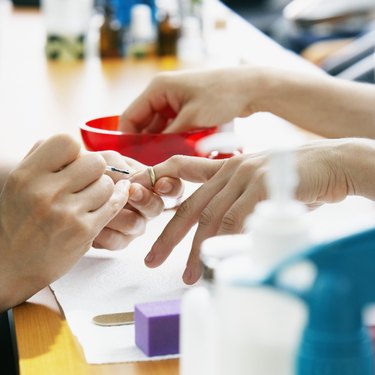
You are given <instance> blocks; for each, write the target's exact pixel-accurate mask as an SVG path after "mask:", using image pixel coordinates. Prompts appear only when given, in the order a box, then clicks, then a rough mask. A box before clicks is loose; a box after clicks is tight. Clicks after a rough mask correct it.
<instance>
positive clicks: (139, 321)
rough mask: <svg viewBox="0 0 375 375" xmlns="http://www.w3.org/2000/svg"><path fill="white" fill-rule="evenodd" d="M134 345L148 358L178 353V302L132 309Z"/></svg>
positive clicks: (164, 302) (156, 303)
mask: <svg viewBox="0 0 375 375" xmlns="http://www.w3.org/2000/svg"><path fill="white" fill-rule="evenodd" d="M134 323H135V343H136V345H137V346H138V347H139V348H140V349H141V350H142V351H143V352H144V353H145V354H146V355H147V356H149V357H152V356H155V355H166V354H177V353H179V336H180V335H179V325H180V300H172V301H158V302H148V303H140V304H137V305H135V308H134Z"/></svg>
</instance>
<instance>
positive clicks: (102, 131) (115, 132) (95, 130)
mask: <svg viewBox="0 0 375 375" xmlns="http://www.w3.org/2000/svg"><path fill="white" fill-rule="evenodd" d="M111 117H116V116H105V117H98V118H94V119H92V120H89V121H87V122H86V123H84V124H80V125H79V127H80V128H81V129H82V130H86V131H91V132H93V133H98V134H108V135H152V136H155V137H158V136H166V135H167V134H171V135H172V134H176V135H177V134H180V135H185V134H186V135H188V134H195V133H199V132H201V131H205V130H210V129H217V126H210V127H207V128H197V129H192V130H187V131H183V132H177V133H126V132H122V131H120V130H108V129H99V128H95V127H93V126H90V125H87V123H89V122H92V121H97V120H103V119H105V118H111Z"/></svg>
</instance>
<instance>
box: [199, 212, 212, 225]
mask: <svg viewBox="0 0 375 375" xmlns="http://www.w3.org/2000/svg"><path fill="white" fill-rule="evenodd" d="M214 218H215V216H214V213H213V211H212V209H211V208H210V207H206V208H205V209H204V210H203V211H202V213H201V215H200V217H199V225H200V226H203V227H207V226H209V225H211V224H212V223H213V221H214Z"/></svg>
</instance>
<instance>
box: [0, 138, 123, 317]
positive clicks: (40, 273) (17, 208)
mask: <svg viewBox="0 0 375 375" xmlns="http://www.w3.org/2000/svg"><path fill="white" fill-rule="evenodd" d="M105 166H106V162H105V160H104V158H103V157H102V156H101V155H100V154H97V153H89V154H81V153H80V146H79V144H78V143H77V142H76V141H74V140H73V139H72V138H70V137H68V136H66V135H58V136H54V137H52V138H50V139H48V140H46V141H44V142H41V143H40V144H38V145H36V146H35V147H34V148H33V149H32V150H31V151H30V153H29V154H28V155H27V156H26V157H25V158H24V160H23V161H22V162H21V163H20V164H19V165H18V166H17V167H16V168H15V169H14V170H13V171H12V172H11V173H10V174H9V177H8V179H7V181H6V183H5V185H4V188H3V190H2V193H1V195H0V258H1V262H0V285H1V291H0V310H4V309H6V308H8V307H10V306H14V305H16V304H18V303H20V302H23V301H24V300H25V299H27V298H28V297H30V296H31V295H33V294H34V293H36V292H37V291H38V290H40V289H42V288H43V287H45V286H46V285H48V284H49V283H51V282H53V281H54V280H56V279H57V278H59V277H60V276H62V275H63V274H64V273H65V272H67V271H68V270H69V269H70V268H71V267H72V265H73V264H74V263H75V262H76V261H77V260H78V259H79V258H80V257H81V256H82V255H83V254H84V253H85V252H86V251H87V250H88V249H89V248H90V246H91V245H92V242H93V241H94V239H95V237H97V236H98V234H99V233H100V231H101V230H102V228H103V227H105V226H106V225H107V223H109V222H110V221H111V220H112V218H113V217H115V216H116V215H117V214H118V213H119V212H120V211H121V210H122V208H123V207H124V206H125V204H126V203H127V201H128V197H129V188H130V183H129V181H125V180H121V181H118V182H117V183H116V184H115V183H114V182H113V180H112V179H111V178H110V177H109V176H107V175H105V174H104V172H105Z"/></svg>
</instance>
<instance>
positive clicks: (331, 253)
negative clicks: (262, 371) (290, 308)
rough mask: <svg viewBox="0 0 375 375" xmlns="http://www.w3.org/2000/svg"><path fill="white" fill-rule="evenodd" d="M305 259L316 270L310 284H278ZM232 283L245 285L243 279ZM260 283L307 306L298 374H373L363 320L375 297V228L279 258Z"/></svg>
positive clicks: (372, 361) (368, 342)
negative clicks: (298, 286)
mask: <svg viewBox="0 0 375 375" xmlns="http://www.w3.org/2000/svg"><path fill="white" fill-rule="evenodd" d="M306 261H307V262H311V264H313V265H314V266H315V268H316V271H317V274H316V278H315V281H314V283H313V285H312V287H311V288H310V289H308V290H304V291H301V290H296V289H293V288H292V287H290V286H287V285H282V284H281V281H280V280H281V278H280V275H281V274H282V273H283V272H285V271H286V270H287V269H289V268H290V267H292V266H295V265H297V264H298V263H300V262H306ZM236 283H237V284H242V285H244V283H245V280H237V282H236ZM260 284H261V285H267V286H270V287H274V288H277V289H279V290H281V291H282V292H285V293H289V294H292V295H294V296H297V297H299V298H301V299H302V300H303V301H304V302H305V303H306V304H307V306H308V308H309V319H308V322H307V325H306V327H305V330H304V333H303V335H302V338H301V345H300V348H299V353H298V356H297V360H296V374H297V375H373V374H374V373H375V367H374V353H373V349H372V342H371V339H370V335H369V332H368V329H367V328H366V327H365V326H364V324H363V319H362V315H363V311H364V308H365V307H366V306H368V305H369V304H372V303H374V302H375V229H371V230H366V231H363V232H360V233H357V234H354V235H350V236H348V237H344V238H341V239H339V240H335V241H332V242H327V243H322V244H319V245H316V246H314V247H312V248H310V249H309V250H307V251H306V252H303V253H301V254H299V255H298V256H295V257H291V258H289V259H288V260H287V261H285V262H283V263H282V264H281V265H279V266H278V267H276V268H275V270H274V271H273V272H272V273H271V274H270V275H269V276H268V277H266V278H265V279H264V280H263V281H262V282H260ZM249 286H250V285H249ZM253 286H255V285H253Z"/></svg>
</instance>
